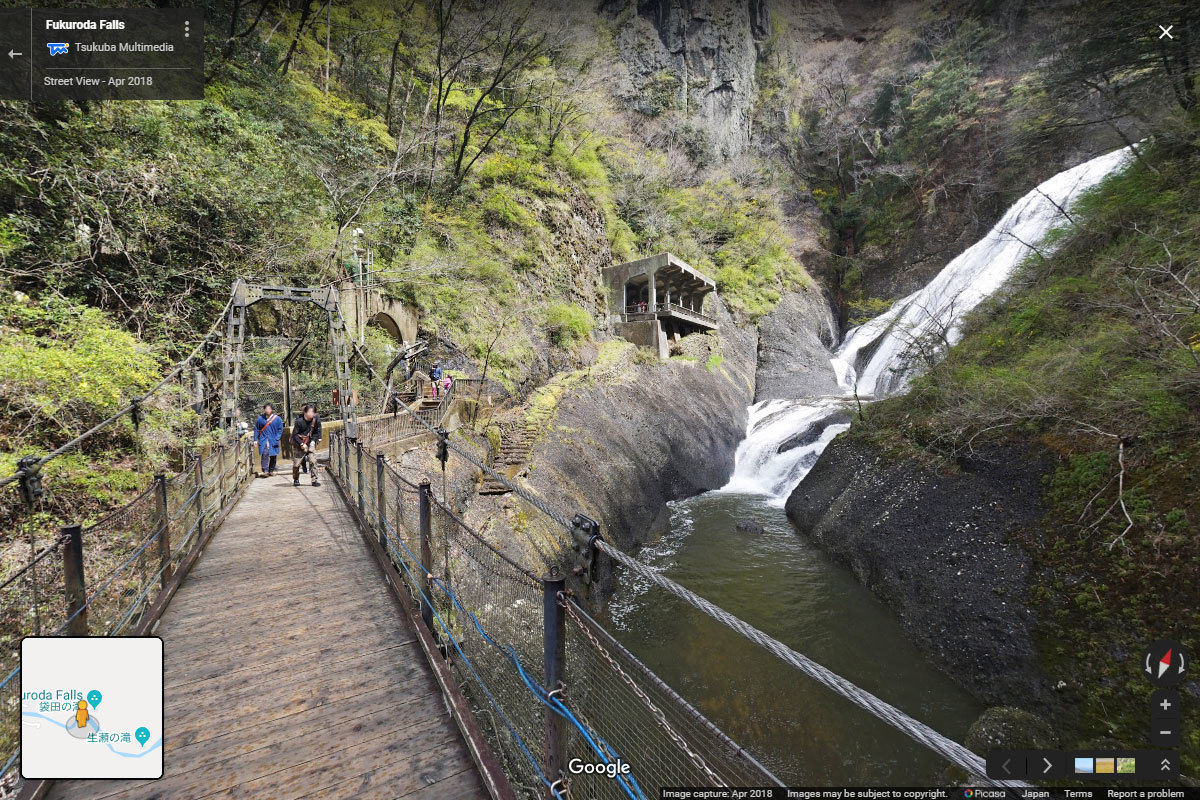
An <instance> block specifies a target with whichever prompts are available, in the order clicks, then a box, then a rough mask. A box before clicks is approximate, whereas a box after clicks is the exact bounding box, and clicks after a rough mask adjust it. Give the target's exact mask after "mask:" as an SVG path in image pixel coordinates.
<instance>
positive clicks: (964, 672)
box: [786, 433, 1051, 707]
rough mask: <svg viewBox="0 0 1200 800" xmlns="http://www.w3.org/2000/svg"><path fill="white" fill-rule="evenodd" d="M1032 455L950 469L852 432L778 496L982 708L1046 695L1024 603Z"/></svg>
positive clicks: (1039, 467)
mask: <svg viewBox="0 0 1200 800" xmlns="http://www.w3.org/2000/svg"><path fill="white" fill-rule="evenodd" d="M1048 469H1049V466H1048V465H1046V464H1043V463H1042V461H1041V459H1040V458H1039V457H1038V456H1037V454H1034V453H1024V452H1015V451H1013V450H1011V449H995V450H993V451H991V452H987V453H985V454H983V455H982V457H981V458H980V459H979V460H975V461H969V462H968V461H964V462H963V463H962V464H960V469H959V471H957V472H944V471H938V470H935V469H932V468H930V467H928V466H926V465H924V464H921V463H919V462H917V461H914V460H911V459H907V458H900V457H893V456H891V455H889V454H887V453H885V452H883V451H882V450H880V449H879V448H878V446H876V445H873V444H871V443H870V442H866V441H863V440H862V438H861V437H856V436H854V435H853V433H850V434H844V435H843V436H841V437H839V438H838V439H836V440H834V442H833V443H832V444H831V445H830V446H829V448H828V449H826V450H825V452H824V453H823V454H822V455H821V458H820V460H819V461H817V463H816V466H814V467H813V469H812V471H811V472H810V473H809V474H808V476H807V477H806V478H805V479H804V481H803V482H802V483H801V484H800V485H799V486H798V487H797V488H796V489H795V491H794V492H793V493H792V495H791V497H790V498H788V501H787V506H786V510H787V515H788V517H789V518H790V519H791V520H792V522H793V523H794V524H795V525H796V527H797V528H798V529H799V530H800V531H801V532H802V533H804V534H805V535H807V536H810V537H811V538H812V539H813V540H815V541H816V542H817V543H818V544H819V545H820V546H821V548H822V549H823V550H825V551H826V552H827V553H829V554H830V555H831V556H832V557H833V558H834V559H835V560H837V561H838V562H840V563H842V564H844V565H845V566H846V567H848V568H849V569H850V570H851V571H853V572H854V574H855V576H856V577H857V578H858V579H859V580H860V581H862V582H863V583H864V584H865V585H866V586H867V587H869V588H870V589H871V590H872V591H873V592H874V593H875V594H876V595H877V596H878V597H879V598H880V599H881V600H883V601H884V603H886V604H887V605H888V606H889V607H890V608H892V609H893V610H894V611H895V612H896V613H897V614H898V615H899V617H900V619H901V621H902V622H903V624H904V627H905V629H906V630H907V631H908V633H909V635H910V636H912V638H913V639H914V641H916V642H917V643H918V644H919V645H920V646H921V647H922V648H923V649H924V650H925V651H926V652H927V653H929V654H930V656H931V658H933V659H934V660H935V661H938V662H939V663H943V664H953V665H955V666H954V668H953V669H950V670H948V672H949V674H950V675H951V676H952V677H953V678H954V679H955V680H957V681H958V682H960V683H961V684H963V686H964V687H965V688H967V689H968V690H970V691H971V692H972V693H974V694H975V695H976V696H978V697H980V698H982V699H984V700H986V701H989V702H993V703H998V704H1008V705H1012V704H1013V703H1014V698H1024V700H1023V701H1022V702H1020V703H1018V704H1019V705H1025V706H1029V707H1032V706H1034V705H1037V704H1041V703H1044V702H1046V701H1047V699H1048V698H1049V697H1050V696H1051V692H1050V691H1049V687H1048V686H1047V685H1046V681H1045V680H1044V679H1043V678H1042V676H1041V674H1040V673H1039V672H1038V669H1037V665H1036V651H1035V648H1034V640H1033V630H1034V624H1035V618H1034V615H1033V613H1032V612H1031V611H1030V610H1029V608H1028V605H1027V594H1028V593H1027V589H1026V585H1027V583H1028V582H1029V576H1030V572H1031V567H1030V558H1029V556H1028V555H1027V554H1026V553H1025V552H1024V551H1023V550H1022V549H1021V548H1020V547H1019V546H1018V545H1017V544H1015V542H1016V540H1017V539H1018V537H1019V535H1020V534H1022V533H1028V532H1030V531H1033V530H1035V529H1036V528H1037V526H1038V522H1039V519H1040V517H1041V514H1042V507H1041V486H1042V476H1043V475H1044V474H1045V473H1046V471H1047V470H1048Z"/></svg>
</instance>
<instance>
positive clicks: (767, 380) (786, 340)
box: [754, 289, 839, 403]
mask: <svg viewBox="0 0 1200 800" xmlns="http://www.w3.org/2000/svg"><path fill="white" fill-rule="evenodd" d="M836 340H837V329H836V326H835V323H834V320H833V314H832V313H831V312H830V308H829V304H828V303H826V302H825V298H824V296H823V295H822V294H821V293H820V292H819V291H817V290H816V289H811V290H809V291H802V292H788V293H787V294H785V295H784V296H783V298H782V299H781V300H780V301H779V304H778V305H777V306H775V309H774V310H773V311H771V313H770V314H768V315H767V316H765V317H763V319H762V321H761V322H759V325H758V369H757V371H756V374H755V381H754V385H755V390H754V401H755V402H756V403H760V402H762V401H764V400H792V399H795V398H799V397H819V396H821V395H832V394H839V389H838V383H837V376H835V375H834V373H833V367H832V366H831V365H830V363H829V358H830V355H831V354H830V348H832V347H833V346H835V345H836V343H837V341H836Z"/></svg>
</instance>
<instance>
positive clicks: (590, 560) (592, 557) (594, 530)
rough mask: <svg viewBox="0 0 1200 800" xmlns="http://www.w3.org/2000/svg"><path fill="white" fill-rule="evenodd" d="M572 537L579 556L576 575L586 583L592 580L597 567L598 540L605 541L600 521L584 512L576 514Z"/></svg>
mask: <svg viewBox="0 0 1200 800" xmlns="http://www.w3.org/2000/svg"><path fill="white" fill-rule="evenodd" d="M571 538H572V539H573V540H574V542H573V544H572V545H571V549H572V550H574V551H575V552H576V553H577V554H578V556H579V565H578V566H576V567H575V575H576V576H578V577H579V578H582V579H583V582H584V584H590V583H591V582H592V576H593V574H594V573H595V569H596V553H597V552H598V549H599V548H597V547H596V542H600V541H604V537H603V536H601V535H600V523H599V522H596V520H594V519H592V518H591V517H587V516H584V515H583V514H576V515H575V517H574V519H572V520H571Z"/></svg>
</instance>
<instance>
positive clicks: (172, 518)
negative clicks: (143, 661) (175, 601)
mask: <svg viewBox="0 0 1200 800" xmlns="http://www.w3.org/2000/svg"><path fill="white" fill-rule="evenodd" d="M252 454H253V446H252V443H251V442H250V441H249V439H248V438H246V437H238V436H236V435H235V434H232V433H230V434H226V435H225V437H224V438H223V439H222V440H221V441H219V442H218V443H217V444H216V445H214V446H213V448H212V449H211V450H210V451H209V452H208V453H207V454H204V455H199V454H197V455H195V456H194V457H193V458H192V460H191V461H190V462H189V463H188V466H187V467H186V468H185V469H184V470H182V471H180V472H178V473H176V474H174V475H171V476H166V475H159V476H157V477H156V478H155V479H154V481H153V482H152V483H151V484H150V485H149V486H147V487H146V489H145V490H143V491H142V492H140V493H139V494H138V495H137V496H136V497H134V498H133V499H132V500H130V501H129V502H127V503H125V504H124V505H123V506H121V507H120V508H117V509H115V510H113V511H111V512H109V513H108V514H106V515H105V516H104V517H102V518H101V519H99V520H97V521H96V522H93V523H90V524H89V525H87V526H81V525H73V526H67V527H65V528H63V529H62V532H61V533H60V534H59V535H58V536H57V537H56V538H55V540H54V542H53V543H52V544H51V545H49V546H47V547H45V548H43V549H42V550H41V551H40V552H39V553H38V554H37V556H35V557H34V559H33V562H32V563H31V564H27V565H25V567H23V568H22V569H21V570H20V571H18V572H17V573H15V574H14V575H12V576H9V578H8V579H7V580H6V581H5V583H4V584H3V585H0V616H2V617H3V619H5V620H6V628H8V627H9V623H11V624H12V625H13V626H14V628H13V629H14V630H15V631H17V632H18V634H23V635H27V634H31V633H34V631H32V630H23V629H22V626H21V625H20V623H19V622H18V620H20V619H22V618H24V616H25V615H24V612H23V609H24V607H25V606H26V604H27V603H28V602H29V600H30V594H32V595H33V596H34V597H36V598H37V599H36V600H35V602H37V603H39V604H40V608H39V609H38V612H39V613H38V614H37V617H38V619H40V620H42V622H43V624H44V628H43V630H44V632H46V633H48V634H49V635H75V636H81V635H91V636H120V635H126V634H137V635H144V634H145V633H147V632H148V631H149V628H150V626H151V625H152V624H153V622H154V621H155V620H156V619H157V616H158V614H160V613H161V611H162V608H161V607H160V605H159V598H161V597H162V596H163V594H164V592H166V591H167V589H168V585H169V584H170V582H171V581H172V580H173V579H175V580H181V579H182V577H183V576H182V574H179V575H178V578H176V575H177V573H178V572H179V570H180V569H181V567H182V566H183V565H184V564H185V562H187V561H188V559H189V558H190V557H193V556H194V554H195V553H196V552H197V548H198V546H200V545H201V544H202V539H203V537H204V534H205V532H206V531H207V532H209V533H211V532H212V531H215V529H216V528H217V527H218V526H219V525H220V524H221V522H222V521H223V520H224V518H225V516H226V515H227V514H228V513H229V512H230V511H231V510H232V508H233V506H234V504H235V503H236V501H237V498H238V496H239V494H240V492H241V490H242V489H243V488H244V487H245V485H246V484H247V483H248V481H249V479H250V478H251V477H252V475H253V473H252V469H251V464H250V459H251V457H252ZM56 553H61V554H62V558H61V560H58V559H53V558H50V556H51V555H53V554H56ZM33 564H40V565H41V568H40V569H37V570H36V571H35V570H34V569H33ZM100 565H104V567H103V569H104V571H103V572H101V573H100V574H98V575H94V574H91V573H93V572H94V571H96V570H98V569H99V568H100ZM30 576H36V580H37V582H38V586H37V587H36V591H33V592H27V591H24V589H25V588H26V587H25V586H24V583H25V581H22V580H21V579H22V578H25V579H28V578H29V577H30ZM30 616H33V615H30ZM21 638H22V635H17V636H16V637H15V638H14V639H13V640H12V641H11V643H10V646H9V647H8V648H6V649H5V650H4V651H3V652H0V669H2V670H3V674H4V675H5V677H4V678H3V680H0V754H4V759H5V764H4V767H3V770H2V771H0V779H2V780H3V781H4V786H5V787H6V788H9V789H11V788H15V787H16V786H19V785H20V783H21V781H20V778H19V774H18V773H19V767H20V752H19V748H18V747H17V742H18V733H19V729H20V728H19V726H20V715H21V699H20V696H19V694H18V691H17V690H18V687H19V685H20V679H19V678H20V671H21V670H20V666H19V658H20V639H21ZM14 770H18V773H14V772H13V771H14Z"/></svg>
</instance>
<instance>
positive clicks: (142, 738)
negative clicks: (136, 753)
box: [133, 728, 150, 747]
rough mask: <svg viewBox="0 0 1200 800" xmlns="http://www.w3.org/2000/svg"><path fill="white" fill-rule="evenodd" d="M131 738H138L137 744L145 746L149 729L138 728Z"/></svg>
mask: <svg viewBox="0 0 1200 800" xmlns="http://www.w3.org/2000/svg"><path fill="white" fill-rule="evenodd" d="M133 738H135V739H137V740H138V744H140V745H141V746H142V747H145V746H146V742H148V741H150V729H149V728H138V729H137V730H136V731H134V732H133Z"/></svg>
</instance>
